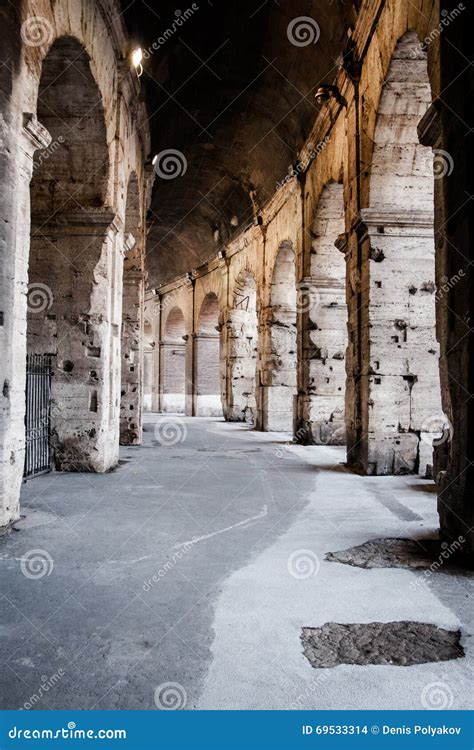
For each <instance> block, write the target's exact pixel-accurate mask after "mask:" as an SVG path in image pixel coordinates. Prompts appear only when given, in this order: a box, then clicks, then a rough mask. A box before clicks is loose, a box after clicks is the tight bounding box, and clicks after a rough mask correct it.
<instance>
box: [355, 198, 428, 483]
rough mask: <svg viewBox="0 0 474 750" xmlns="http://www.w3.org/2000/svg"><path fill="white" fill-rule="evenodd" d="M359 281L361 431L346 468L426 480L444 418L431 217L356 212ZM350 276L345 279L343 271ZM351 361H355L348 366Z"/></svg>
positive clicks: (410, 212)
mask: <svg viewBox="0 0 474 750" xmlns="http://www.w3.org/2000/svg"><path fill="white" fill-rule="evenodd" d="M355 229H356V231H357V236H358V243H359V253H360V266H359V268H360V276H359V277H358V278H356V279H354V278H353V274H352V276H351V279H350V281H351V283H352V284H354V283H355V284H356V286H358V287H359V289H360V299H361V302H360V305H359V306H358V308H357V311H356V312H357V319H356V321H354V319H352V320H351V329H352V343H354V338H355V337H354V327H355V331H356V333H357V332H358V333H357V336H358V342H357V348H358V354H359V356H360V371H359V372H354V373H353V375H354V376H355V378H356V380H357V381H358V387H359V389H360V393H361V396H362V397H361V399H360V409H361V411H360V413H359V414H357V415H356V420H355V421H356V422H357V421H358V422H359V424H360V426H361V431H360V435H359V436H357V439H356V440H355V439H354V438H355V437H356V436H355V435H354V433H352V434H351V435H350V438H349V446H348V448H349V452H348V460H349V463H350V464H351V465H352V466H354V467H355V468H358V469H360V470H362V471H363V472H364V473H367V474H404V473H411V472H417V471H419V472H420V474H421V475H422V476H426V474H427V472H429V471H430V467H431V465H432V442H433V438H434V437H435V433H436V429H437V425H439V420H440V415H442V409H441V403H440V392H439V377H438V359H439V348H438V344H437V341H436V337H435V327H434V314H433V311H434V294H435V285H434V279H433V254H434V241H433V216H432V213H431V212H429V211H422V210H415V209H414V210H409V209H407V210H406V211H399V210H397V211H395V212H393V213H390V212H389V211H382V210H379V209H362V211H361V212H360V217H359V220H358V222H357V224H356V227H355ZM348 273H351V269H350V268H349V271H348ZM356 361H357V359H356V358H354V360H353V364H354V362H356Z"/></svg>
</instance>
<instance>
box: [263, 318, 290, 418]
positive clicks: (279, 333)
mask: <svg viewBox="0 0 474 750" xmlns="http://www.w3.org/2000/svg"><path fill="white" fill-rule="evenodd" d="M259 340H260V342H261V346H262V357H261V359H260V362H259V379H258V380H259V392H258V415H257V424H256V427H257V429H258V430H264V431H268V432H291V433H293V430H294V406H295V398H296V311H295V310H294V309H291V308H285V307H283V306H279V307H276V306H270V307H267V308H265V309H263V310H262V312H261V322H260V327H259Z"/></svg>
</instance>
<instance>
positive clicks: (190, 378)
mask: <svg viewBox="0 0 474 750" xmlns="http://www.w3.org/2000/svg"><path fill="white" fill-rule="evenodd" d="M194 283H195V282H194V279H193V278H189V277H188V280H187V304H186V309H185V310H184V316H185V321H186V330H188V331H190V332H191V333H190V334H186V336H183V338H184V342H185V375H184V383H185V386H184V387H185V394H186V396H185V409H184V413H185V414H186V416H187V417H194V416H195V415H196V414H195V396H194V394H195V388H196V372H195V364H194V338H193V337H194Z"/></svg>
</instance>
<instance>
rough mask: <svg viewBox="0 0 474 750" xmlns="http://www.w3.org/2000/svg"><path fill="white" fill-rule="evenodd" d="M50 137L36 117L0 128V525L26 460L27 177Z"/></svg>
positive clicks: (7, 517) (14, 504)
mask: <svg viewBox="0 0 474 750" xmlns="http://www.w3.org/2000/svg"><path fill="white" fill-rule="evenodd" d="M50 142H51V136H50V134H49V133H48V131H47V130H46V128H44V127H43V126H42V125H40V123H39V122H38V121H37V119H36V116H35V115H32V114H29V113H25V114H24V115H23V128H22V129H21V130H20V132H19V133H17V130H16V128H15V127H12V126H9V125H8V121H7V120H4V121H3V126H2V128H0V169H1V174H2V190H0V209H1V211H0V213H1V216H2V219H3V220H2V222H1V226H0V299H1V308H0V350H1V352H2V356H1V357H0V372H1V375H0V377H1V384H2V391H1V393H2V396H1V399H2V408H1V412H0V526H5V525H7V524H8V523H10V522H11V521H14V520H16V519H17V518H18V517H19V513H20V507H19V498H20V487H21V481H22V476H23V467H24V462H25V422H24V420H25V383H26V293H27V284H28V257H29V248H30V189H29V185H30V181H31V176H32V173H33V155H34V153H35V151H36V150H37V149H40V148H47V146H48V145H49V144H50Z"/></svg>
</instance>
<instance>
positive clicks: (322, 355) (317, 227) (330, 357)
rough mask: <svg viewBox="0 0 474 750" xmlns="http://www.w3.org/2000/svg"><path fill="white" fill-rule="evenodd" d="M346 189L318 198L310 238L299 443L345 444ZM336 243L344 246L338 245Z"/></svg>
mask: <svg viewBox="0 0 474 750" xmlns="http://www.w3.org/2000/svg"><path fill="white" fill-rule="evenodd" d="M344 228H345V224H344V200H343V186H342V185H341V184H338V183H335V182H332V183H329V184H328V185H326V186H325V187H324V189H323V191H322V193H321V195H320V197H319V201H318V204H317V209H316V215H315V217H314V221H313V222H311V223H310V224H309V228H308V233H309V235H310V237H311V250H310V254H311V262H310V269H309V270H310V274H309V276H307V277H305V278H304V280H303V281H302V282H301V285H300V300H301V308H302V309H301V319H302V339H303V344H302V363H301V368H302V372H301V381H300V382H301V390H300V409H301V412H300V414H301V421H300V424H299V428H298V429H299V432H300V434H299V439H300V440H301V441H302V442H312V443H315V444H321V445H328V444H331V445H344V444H345V441H346V430H345V396H346V372H345V360H346V349H347V307H346V296H345V278H346V268H345V259H344V255H343V252H344V249H345V240H344ZM336 242H337V243H338V244H340V247H338V248H337V247H336Z"/></svg>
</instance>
